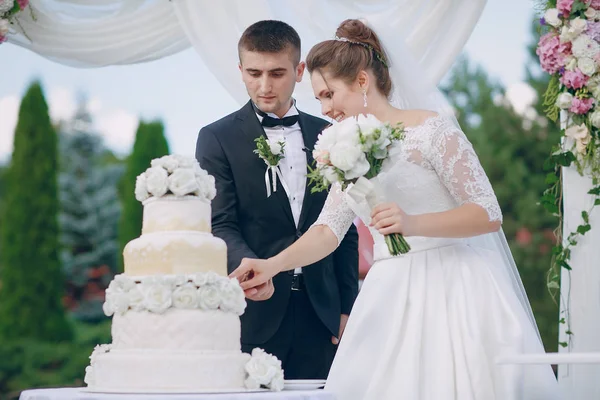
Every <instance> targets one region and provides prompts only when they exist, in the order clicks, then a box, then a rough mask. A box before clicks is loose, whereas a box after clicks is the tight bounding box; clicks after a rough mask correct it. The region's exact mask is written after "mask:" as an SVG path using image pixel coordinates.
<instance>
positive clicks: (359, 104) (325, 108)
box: [310, 71, 365, 122]
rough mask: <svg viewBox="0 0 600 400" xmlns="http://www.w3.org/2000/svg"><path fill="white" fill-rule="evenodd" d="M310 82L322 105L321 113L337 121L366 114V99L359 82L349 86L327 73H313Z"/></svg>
mask: <svg viewBox="0 0 600 400" xmlns="http://www.w3.org/2000/svg"><path fill="white" fill-rule="evenodd" d="M310 81H311V84H312V87H313V92H314V93H315V98H316V99H317V100H319V102H320V103H321V113H322V114H323V115H326V116H328V117H329V118H331V119H335V120H336V121H338V122H339V121H341V120H343V119H346V118H348V117H351V116H356V115H358V114H361V113H364V112H365V108H364V97H363V93H362V90H361V88H360V85H359V84H358V81H357V82H355V83H353V84H350V85H349V84H348V83H346V82H345V81H343V80H341V79H338V78H333V77H331V76H330V75H328V74H327V73H325V76H323V75H321V73H320V72H319V71H313V73H312V74H311V76H310Z"/></svg>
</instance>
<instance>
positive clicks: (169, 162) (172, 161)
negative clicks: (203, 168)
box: [150, 155, 179, 173]
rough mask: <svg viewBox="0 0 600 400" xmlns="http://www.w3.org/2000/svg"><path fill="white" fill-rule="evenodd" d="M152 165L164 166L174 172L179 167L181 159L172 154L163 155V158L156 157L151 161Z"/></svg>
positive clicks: (156, 166) (168, 170)
mask: <svg viewBox="0 0 600 400" xmlns="http://www.w3.org/2000/svg"><path fill="white" fill-rule="evenodd" d="M150 166H152V168H163V169H166V170H167V172H169V173H172V172H173V171H175V170H176V169H177V168H179V160H178V159H177V158H176V157H175V156H172V155H167V156H162V157H161V158H155V159H154V160H152V161H150Z"/></svg>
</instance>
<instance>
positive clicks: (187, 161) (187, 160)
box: [173, 154, 198, 168]
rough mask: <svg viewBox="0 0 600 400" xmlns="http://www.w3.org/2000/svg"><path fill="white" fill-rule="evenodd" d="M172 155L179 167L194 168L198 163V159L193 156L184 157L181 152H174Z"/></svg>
mask: <svg viewBox="0 0 600 400" xmlns="http://www.w3.org/2000/svg"><path fill="white" fill-rule="evenodd" d="M173 157H174V158H175V159H176V160H177V162H178V164H179V168H194V165H197V164H198V161H196V159H195V158H193V157H186V156H182V155H181V154H175V155H173Z"/></svg>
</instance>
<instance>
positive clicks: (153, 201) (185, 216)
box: [142, 195, 211, 234]
mask: <svg viewBox="0 0 600 400" xmlns="http://www.w3.org/2000/svg"><path fill="white" fill-rule="evenodd" d="M210 212H211V207H210V203H208V202H207V201H206V200H204V199H201V198H199V197H196V196H185V197H175V196H172V195H171V196H164V197H158V198H157V197H152V198H150V199H148V200H146V201H145V202H144V217H143V224H142V234H147V233H152V232H164V231H188V230H189V231H199V232H209V233H210V231H211V214H210Z"/></svg>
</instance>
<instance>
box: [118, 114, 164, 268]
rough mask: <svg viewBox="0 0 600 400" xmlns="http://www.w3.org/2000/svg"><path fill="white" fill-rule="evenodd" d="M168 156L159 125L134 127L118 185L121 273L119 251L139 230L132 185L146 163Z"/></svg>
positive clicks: (139, 212) (139, 207)
mask: <svg viewBox="0 0 600 400" xmlns="http://www.w3.org/2000/svg"><path fill="white" fill-rule="evenodd" d="M168 154H169V145H168V143H167V139H166V138H165V135H164V126H163V124H162V122H160V121H153V122H143V121H140V124H139V126H138V129H137V132H136V136H135V143H134V145H133V151H132V153H131V154H130V155H129V157H128V159H127V166H126V169H125V174H124V176H123V179H122V181H121V184H120V188H119V189H120V198H121V204H122V207H123V209H122V210H123V211H122V213H121V219H120V222H119V248H120V253H119V254H120V256H119V264H120V269H121V270H122V265H123V257H122V256H121V255H122V254H123V249H124V248H125V245H126V244H127V243H128V242H129V241H130V240H133V239H135V238H136V237H138V236H139V235H140V233H141V230H142V205H141V204H140V202H139V201H137V200H136V198H135V181H136V178H137V176H138V175H140V174H141V173H142V172H144V171H146V169H148V168H149V167H150V161H152V160H153V159H155V158H160V157H162V156H164V155H168Z"/></svg>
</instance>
